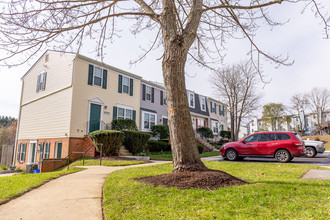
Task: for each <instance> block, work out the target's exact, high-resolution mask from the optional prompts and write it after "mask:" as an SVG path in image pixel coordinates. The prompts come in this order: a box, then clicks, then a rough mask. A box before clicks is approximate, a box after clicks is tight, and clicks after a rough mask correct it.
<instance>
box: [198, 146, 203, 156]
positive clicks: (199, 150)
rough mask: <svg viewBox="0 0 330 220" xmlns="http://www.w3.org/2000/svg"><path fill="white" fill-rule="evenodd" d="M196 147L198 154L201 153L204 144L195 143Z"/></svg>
mask: <svg viewBox="0 0 330 220" xmlns="http://www.w3.org/2000/svg"><path fill="white" fill-rule="evenodd" d="M197 147H198V152H199V153H200V154H201V153H203V150H204V146H203V145H201V144H197Z"/></svg>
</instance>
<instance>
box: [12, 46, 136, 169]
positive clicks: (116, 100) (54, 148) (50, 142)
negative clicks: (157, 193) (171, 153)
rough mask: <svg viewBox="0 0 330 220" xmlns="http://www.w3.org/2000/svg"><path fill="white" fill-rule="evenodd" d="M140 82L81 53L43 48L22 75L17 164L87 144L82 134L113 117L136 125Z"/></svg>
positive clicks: (80, 148) (63, 154)
mask: <svg viewBox="0 0 330 220" xmlns="http://www.w3.org/2000/svg"><path fill="white" fill-rule="evenodd" d="M140 81H141V77H140V76H137V75H135V74H132V73H129V72H126V71H123V70H120V69H118V68H115V67H112V66H110V65H106V64H104V63H101V62H98V61H95V60H92V59H90V58H88V57H85V56H82V55H80V54H72V53H62V52H55V51H46V52H45V53H44V54H43V55H42V56H41V57H40V58H39V60H38V61H37V62H36V63H35V64H34V65H33V66H32V67H31V68H30V70H28V72H27V73H26V74H25V75H24V76H23V77H22V92H21V101H20V111H19V120H18V128H17V141H16V148H15V153H14V160H15V164H16V166H18V167H21V168H25V166H26V164H36V163H38V162H40V161H41V160H42V159H43V158H64V157H66V156H67V155H68V154H69V153H71V152H73V151H75V152H80V151H84V150H86V148H87V147H89V145H91V141H90V140H89V139H88V138H87V137H86V135H87V134H88V133H89V132H92V131H95V130H99V129H104V128H108V127H109V125H110V123H111V121H112V120H113V119H117V118H130V119H133V120H136V122H137V124H138V125H139V122H140V115H139V114H137V112H139V109H140V84H141V83H140ZM89 153H91V154H95V149H94V151H93V150H91V151H90V152H89Z"/></svg>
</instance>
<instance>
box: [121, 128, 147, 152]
mask: <svg viewBox="0 0 330 220" xmlns="http://www.w3.org/2000/svg"><path fill="white" fill-rule="evenodd" d="M124 134H125V138H124V145H125V147H126V149H127V150H128V151H129V152H131V153H132V154H138V153H141V152H143V151H145V150H146V148H147V142H148V140H149V138H150V136H151V135H150V134H149V133H145V132H142V131H124Z"/></svg>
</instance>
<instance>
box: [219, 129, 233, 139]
mask: <svg viewBox="0 0 330 220" xmlns="http://www.w3.org/2000/svg"><path fill="white" fill-rule="evenodd" d="M220 136H221V137H223V138H227V139H230V138H231V132H230V131H220Z"/></svg>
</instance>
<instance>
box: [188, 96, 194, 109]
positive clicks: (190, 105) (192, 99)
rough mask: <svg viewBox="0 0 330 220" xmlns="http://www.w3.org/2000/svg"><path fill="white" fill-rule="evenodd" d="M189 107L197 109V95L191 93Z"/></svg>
mask: <svg viewBox="0 0 330 220" xmlns="http://www.w3.org/2000/svg"><path fill="white" fill-rule="evenodd" d="M189 107H191V108H195V95H194V93H189Z"/></svg>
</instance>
